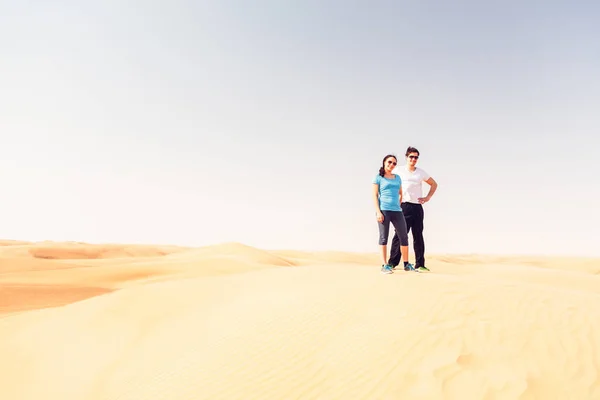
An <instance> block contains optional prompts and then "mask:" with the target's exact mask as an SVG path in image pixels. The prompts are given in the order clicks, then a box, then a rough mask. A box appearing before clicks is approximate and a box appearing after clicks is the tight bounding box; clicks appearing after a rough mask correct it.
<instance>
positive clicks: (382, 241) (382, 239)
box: [377, 211, 391, 265]
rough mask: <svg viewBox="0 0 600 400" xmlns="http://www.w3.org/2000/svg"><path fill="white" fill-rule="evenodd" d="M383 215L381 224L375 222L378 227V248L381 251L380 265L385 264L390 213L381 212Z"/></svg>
mask: <svg viewBox="0 0 600 400" xmlns="http://www.w3.org/2000/svg"><path fill="white" fill-rule="evenodd" d="M381 213H382V214H383V222H377V225H378V226H379V247H380V249H381V260H382V265H386V264H387V242H388V236H389V233H390V222H391V221H390V218H391V217H390V213H388V212H386V211H382V212H381Z"/></svg>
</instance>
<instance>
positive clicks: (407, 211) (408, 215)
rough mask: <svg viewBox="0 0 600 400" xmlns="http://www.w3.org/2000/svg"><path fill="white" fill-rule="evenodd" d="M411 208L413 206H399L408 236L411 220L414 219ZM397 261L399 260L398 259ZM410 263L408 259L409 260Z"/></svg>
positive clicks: (408, 204)
mask: <svg viewBox="0 0 600 400" xmlns="http://www.w3.org/2000/svg"><path fill="white" fill-rule="evenodd" d="M412 206H414V204H411V203H402V204H400V207H402V214H403V215H404V221H405V222H406V234H407V235H408V234H409V232H410V229H411V228H412V224H413V220H414V219H415V217H414V215H413V214H414V211H413V209H412ZM398 260H399V258H398ZM409 261H410V259H409Z"/></svg>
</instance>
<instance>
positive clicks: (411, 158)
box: [406, 153, 419, 167]
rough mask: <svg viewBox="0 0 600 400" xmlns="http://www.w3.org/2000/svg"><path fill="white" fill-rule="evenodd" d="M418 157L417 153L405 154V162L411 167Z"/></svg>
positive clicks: (415, 163)
mask: <svg viewBox="0 0 600 400" xmlns="http://www.w3.org/2000/svg"><path fill="white" fill-rule="evenodd" d="M418 159H419V153H409V154H408V155H407V156H406V162H407V163H408V165H410V166H411V167H414V166H415V165H417V160H418Z"/></svg>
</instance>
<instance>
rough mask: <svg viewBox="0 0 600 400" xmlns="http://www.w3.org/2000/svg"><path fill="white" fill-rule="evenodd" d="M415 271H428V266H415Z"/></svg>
mask: <svg viewBox="0 0 600 400" xmlns="http://www.w3.org/2000/svg"><path fill="white" fill-rule="evenodd" d="M417 271H419V272H430V271H429V268H427V267H424V266H420V267H417Z"/></svg>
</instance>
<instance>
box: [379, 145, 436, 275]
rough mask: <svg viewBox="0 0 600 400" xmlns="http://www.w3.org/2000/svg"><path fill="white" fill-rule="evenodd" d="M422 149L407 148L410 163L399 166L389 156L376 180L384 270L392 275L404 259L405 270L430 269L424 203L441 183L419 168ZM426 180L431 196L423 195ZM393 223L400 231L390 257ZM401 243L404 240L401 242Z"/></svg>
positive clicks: (382, 268) (419, 270) (420, 270)
mask: <svg viewBox="0 0 600 400" xmlns="http://www.w3.org/2000/svg"><path fill="white" fill-rule="evenodd" d="M418 159H419V150H417V149H416V148H414V147H409V148H408V149H406V165H403V166H399V165H398V166H397V164H398V160H397V159H396V156H394V155H391V154H390V155H387V156H385V157H384V159H383V165H382V166H381V168H379V174H378V175H376V176H375V179H374V180H373V196H374V201H375V210H376V214H377V223H378V226H379V245H380V247H381V257H382V260H383V265H382V266H381V272H383V273H385V274H391V273H393V271H394V270H395V269H396V266H397V265H398V264H400V257H401V256H402V260H403V261H404V270H405V271H418V272H426V271H429V269H428V268H427V267H425V242H424V241H423V217H424V214H423V204H424V203H427V202H428V201H429V200H430V199H431V196H433V194H434V193H435V191H436V189H437V182H436V181H435V180H434V179H433V178H432V177H431V176H430V175H429V174H428V173H427V172H425V171H424V170H422V169H421V168H417V166H416V164H417V161H418ZM423 182H426V183H427V184H429V186H430V189H429V192H428V193H427V196H423V194H422V185H423ZM390 223H391V224H392V225H394V229H395V231H396V233H395V234H394V238H393V239H392V248H391V249H390V258H389V260H388V259H387V242H388V236H389V230H390ZM411 230H412V235H413V243H414V250H415V260H416V262H415V266H414V267H413V265H412V264H411V263H409V262H408V232H409V231H411ZM398 242H400V243H398Z"/></svg>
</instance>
